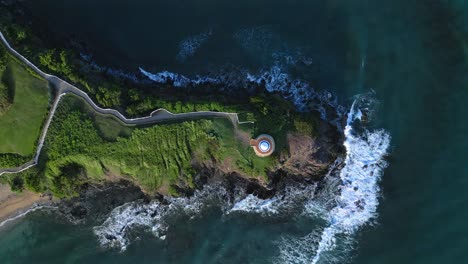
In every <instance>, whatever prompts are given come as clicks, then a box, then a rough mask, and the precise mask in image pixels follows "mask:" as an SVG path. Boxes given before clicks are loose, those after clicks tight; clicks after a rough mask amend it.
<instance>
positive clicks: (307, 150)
mask: <svg viewBox="0 0 468 264" xmlns="http://www.w3.org/2000/svg"><path fill="white" fill-rule="evenodd" d="M287 140H288V145H289V157H288V158H287V160H286V162H285V163H284V168H285V169H286V170H287V171H289V172H290V173H293V174H298V175H308V176H314V175H323V172H324V170H327V168H328V165H329V163H328V162H320V161H319V160H318V159H317V158H316V157H315V156H316V155H317V153H319V151H320V146H319V145H318V144H317V142H316V140H315V139H313V138H312V137H310V136H306V135H299V134H288V136H287Z"/></svg>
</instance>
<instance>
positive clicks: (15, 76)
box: [0, 55, 49, 156]
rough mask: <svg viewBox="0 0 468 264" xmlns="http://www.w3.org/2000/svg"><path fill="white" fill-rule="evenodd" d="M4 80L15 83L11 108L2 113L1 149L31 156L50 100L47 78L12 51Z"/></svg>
mask: <svg viewBox="0 0 468 264" xmlns="http://www.w3.org/2000/svg"><path fill="white" fill-rule="evenodd" d="M5 57H6V60H7V61H6V68H5V70H4V71H3V72H0V75H1V77H2V80H8V81H6V83H7V84H8V85H13V86H14V87H13V88H14V99H13V103H12V105H11V106H10V108H9V109H8V110H7V111H6V112H5V113H3V114H1V115H0V153H16V154H19V155H22V156H29V155H32V154H33V153H34V150H35V148H36V141H37V140H38V138H39V135H40V131H41V127H42V124H43V122H44V119H45V118H46V115H47V108H48V104H49V88H48V83H47V81H45V80H43V79H39V78H37V77H35V76H33V75H31V73H29V72H28V70H27V69H26V68H25V66H24V65H22V64H20V63H18V62H17V61H15V60H14V59H13V58H11V56H10V55H8V56H5Z"/></svg>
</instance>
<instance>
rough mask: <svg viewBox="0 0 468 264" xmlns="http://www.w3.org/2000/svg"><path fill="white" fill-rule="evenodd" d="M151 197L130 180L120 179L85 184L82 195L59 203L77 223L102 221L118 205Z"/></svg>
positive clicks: (64, 213)
mask: <svg viewBox="0 0 468 264" xmlns="http://www.w3.org/2000/svg"><path fill="white" fill-rule="evenodd" d="M138 199H146V200H149V199H150V198H149V197H148V196H147V195H146V194H144V193H143V191H142V190H141V189H140V188H139V187H138V186H136V185H134V184H133V183H132V182H130V181H126V180H120V181H113V182H104V183H102V184H93V185H90V184H89V185H86V186H83V189H82V191H81V192H80V195H79V196H78V197H75V198H71V199H68V200H62V201H61V202H60V204H59V212H60V213H62V214H63V215H65V216H66V217H67V218H69V219H70V221H71V222H75V223H85V222H86V223H88V222H90V223H94V222H102V221H103V220H104V219H105V218H106V217H107V216H108V214H109V213H110V212H111V211H112V210H113V209H115V208H116V207H118V206H120V205H123V204H124V203H128V202H131V201H135V200H138Z"/></svg>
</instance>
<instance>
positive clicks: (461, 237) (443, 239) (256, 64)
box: [0, 0, 468, 263]
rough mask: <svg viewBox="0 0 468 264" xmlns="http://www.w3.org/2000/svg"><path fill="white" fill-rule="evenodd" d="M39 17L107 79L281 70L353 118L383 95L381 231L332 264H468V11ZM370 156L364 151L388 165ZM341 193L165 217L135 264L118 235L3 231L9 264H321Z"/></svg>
mask: <svg viewBox="0 0 468 264" xmlns="http://www.w3.org/2000/svg"><path fill="white" fill-rule="evenodd" d="M30 2H31V3H30V7H31V10H32V14H33V15H34V16H35V17H36V19H38V20H39V21H41V22H42V25H43V26H44V27H49V28H50V29H51V30H52V31H55V32H57V33H60V34H72V35H74V36H78V37H79V38H81V39H83V40H84V41H85V43H86V45H87V46H88V50H89V53H90V54H91V55H92V56H93V60H95V61H96V62H97V63H98V64H101V65H112V67H115V68H120V69H125V70H126V71H130V72H137V71H138V67H142V68H144V69H145V70H147V71H150V72H153V73H156V72H159V71H162V70H169V71H172V72H177V73H182V74H185V75H187V76H192V75H194V74H206V73H207V72H217V71H220V69H226V68H229V66H234V68H236V69H242V70H246V71H249V72H250V73H252V74H256V75H260V74H261V73H262V72H265V71H267V72H268V71H269V70H270V69H271V68H272V67H273V66H278V67H280V69H281V71H282V72H283V73H287V74H288V76H289V77H290V78H296V79H301V80H302V82H305V83H307V84H308V85H309V86H310V87H311V88H314V89H315V91H322V90H328V91H330V92H331V93H332V94H333V95H335V96H337V97H338V99H339V100H338V102H339V103H340V104H341V105H344V106H346V107H347V109H348V110H349V109H350V106H351V103H352V102H353V101H354V99H355V98H356V97H354V96H356V95H358V94H367V93H371V95H367V96H365V97H366V100H367V101H366V102H369V100H370V101H372V102H373V103H372V107H371V109H372V110H373V111H374V114H373V116H372V123H370V124H368V125H366V129H367V130H369V131H371V132H372V131H374V129H379V128H383V129H385V133H387V134H388V135H390V136H391V143H390V147H389V149H388V151H389V153H390V156H389V157H388V158H386V159H387V161H388V163H389V166H388V167H387V168H386V169H385V170H384V175H383V176H382V180H381V181H380V182H379V183H378V185H376V186H374V185H370V186H371V187H372V188H371V190H375V191H378V198H379V199H378V202H379V204H378V206H377V207H376V208H377V209H376V211H375V214H373V210H372V207H371V206H370V205H369V206H370V207H368V208H367V209H369V211H368V212H369V215H371V217H369V218H366V217H357V216H356V215H351V216H352V217H350V218H349V219H356V220H366V221H365V223H363V224H359V223H358V224H355V225H354V226H355V227H356V230H353V232H348V233H346V232H344V233H343V232H341V233H340V232H338V233H337V234H336V236H335V237H336V239H337V240H336V241H337V242H336V244H335V245H331V246H328V247H327V248H328V249H329V250H326V251H325V252H324V253H323V255H322V258H321V260H320V261H322V262H319V263H333V262H338V263H465V262H468V257H467V256H466V254H465V249H466V248H467V247H468V227H467V225H466V224H465V223H466V219H468V213H467V212H466V210H464V205H465V204H466V203H467V202H468V195H467V194H466V191H465V190H466V189H467V188H468V178H467V176H468V166H467V157H468V140H467V139H466V135H467V134H468V122H467V121H466V116H467V115H468V107H466V103H465V102H467V101H468V87H467V86H468V74H467V73H468V60H467V55H468V44H467V39H468V37H467V36H468V7H467V4H466V3H464V1H441V0H440V1H437V0H432V1H378V2H376V1H359V2H356V1H354V2H349V1H299V0H298V1H290V2H289V3H284V1H255V2H254V3H252V1H208V0H203V1H142V0H140V1H136V2H134V3H132V5H130V4H128V3H127V1H99V3H95V1H56V0H48V1H41V2H40V3H39V2H36V1H34V2H33V1H30ZM190 45H191V46H192V47H194V48H193V49H187V46H190ZM291 89H294V87H293V88H291ZM360 98H362V97H360ZM362 107H364V106H362ZM356 122H358V121H356ZM354 125H359V124H354ZM359 131H361V130H359ZM355 136H356V137H357V138H359V139H362V140H364V142H367V144H368V146H371V147H372V146H374V147H375V146H378V144H377V145H372V144H371V143H370V142H371V141H370V139H369V138H366V135H365V134H362V133H361V134H355ZM357 143H359V142H357ZM357 143H356V144H354V145H352V147H353V149H357V150H366V151H368V152H362V153H374V152H373V151H371V150H372V148H364V149H362V148H361V149H359V147H362V146H360V145H359V144H357ZM369 149H371V150H369ZM375 164H377V163H375ZM379 166H383V164H379ZM352 172H353V171H352ZM354 172H358V171H354ZM367 172H368V171H366V173H367ZM338 178H339V175H336V179H338ZM338 182H339V181H338ZM330 186H331V187H330V188H331V189H332V190H334V188H335V187H336V186H335V187H333V186H334V185H333V184H332V183H330ZM378 187H380V191H379V190H378V189H379V188H378ZM294 193H296V192H294ZM330 193H331V192H330ZM330 193H323V194H321V195H322V196H323V197H325V198H323V199H322V198H321V197H315V198H314V197H313V196H312V195H310V196H309V198H310V199H309V200H307V199H306V200H307V202H305V204H304V205H301V206H298V207H297V208H292V209H291V208H290V205H287V206H284V207H285V208H289V209H285V208H282V207H281V206H279V209H278V210H279V212H269V211H268V209H271V208H276V207H275V206H276V205H275V202H272V204H273V205H270V206H264V207H262V206H261V205H260V204H258V203H255V202H253V204H254V205H255V206H251V207H246V206H245V204H243V205H244V207H243V208H244V209H243V210H244V211H243V212H234V213H228V211H229V209H230V208H232V206H233V205H232V204H231V205H224V204H223V203H222V202H219V203H218V204H217V205H213V206H210V207H209V208H208V209H201V210H198V211H197V213H193V212H187V211H184V210H182V209H181V210H180V211H176V213H170V214H168V215H164V214H162V215H163V219H164V221H165V222H166V224H167V229H165V231H164V232H163V233H164V235H165V239H161V237H160V238H157V236H156V235H154V234H150V233H149V232H139V231H138V228H135V230H133V231H130V234H127V236H128V238H130V239H129V241H130V243H129V246H128V247H127V249H126V250H125V251H124V252H120V251H119V249H118V248H117V249H106V248H105V247H103V246H102V245H101V244H100V243H99V241H98V237H97V236H96V235H95V234H94V230H93V227H95V226H98V225H101V224H102V223H96V224H90V225H71V224H68V223H67V222H66V221H65V220H64V219H60V218H58V219H55V220H51V219H50V216H49V215H47V216H44V215H43V214H41V213H38V214H36V213H35V214H31V215H29V216H28V217H26V218H24V219H23V220H21V221H19V222H17V224H15V225H13V226H9V227H7V228H6V229H4V230H2V231H0V232H1V233H0V234H1V236H0V256H2V262H3V261H4V260H5V261H6V262H7V263H8V262H10V263H24V262H35V263H37V262H43V263H46V262H47V263H51V262H54V261H55V262H56V263H63V262H68V263H82V262H97V263H129V262H152V263H154V262H155V261H156V262H161V263H273V262H276V263H285V262H291V263H311V261H312V259H313V258H314V256H316V253H317V249H318V247H319V242H320V241H323V239H322V238H323V234H324V230H326V227H329V226H333V221H331V220H330V213H327V212H332V213H331V215H332V216H333V213H336V211H333V206H331V207H327V206H326V205H327V203H325V202H323V201H327V200H332V199H331V198H330V197H329V196H330V195H331V194H330ZM295 195H296V196H300V195H297V194H295ZM192 202H193V201H192ZM201 204H204V205H206V204H210V203H209V202H201ZM215 204H216V203H215ZM369 204H370V203H369ZM223 206H224V207H223ZM234 206H235V205H234ZM205 207H206V206H202V208H205ZM225 207H226V208H227V209H226V208H225ZM258 208H263V209H258ZM265 208H267V209H265ZM262 210H263V211H262ZM346 212H348V211H346ZM335 216H336V214H335ZM366 216H367V215H366ZM353 217H354V218H353ZM331 219H338V221H336V222H337V223H338V224H337V225H338V227H337V230H338V229H340V228H341V229H340V230H342V228H343V226H344V224H343V223H342V222H340V221H339V218H336V217H335V218H333V217H331ZM156 222H158V221H156ZM152 225H154V223H152Z"/></svg>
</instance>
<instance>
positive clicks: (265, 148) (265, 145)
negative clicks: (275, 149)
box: [259, 140, 270, 152]
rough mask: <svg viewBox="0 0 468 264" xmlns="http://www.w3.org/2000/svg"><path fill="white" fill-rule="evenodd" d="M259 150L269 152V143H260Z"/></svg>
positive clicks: (264, 141)
mask: <svg viewBox="0 0 468 264" xmlns="http://www.w3.org/2000/svg"><path fill="white" fill-rule="evenodd" d="M259 149H260V151H261V152H268V151H269V150H270V143H269V142H268V141H266V140H262V141H260V144H259Z"/></svg>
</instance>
